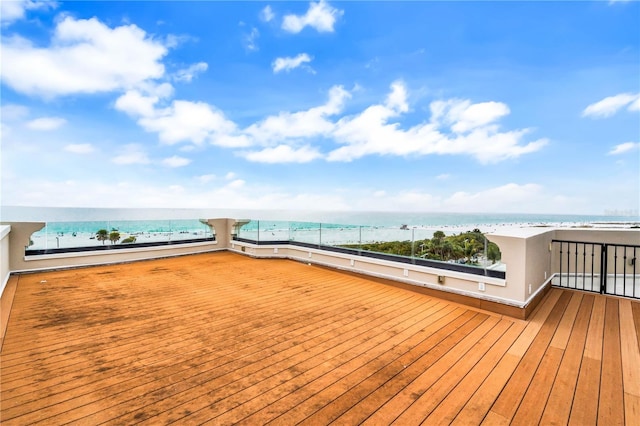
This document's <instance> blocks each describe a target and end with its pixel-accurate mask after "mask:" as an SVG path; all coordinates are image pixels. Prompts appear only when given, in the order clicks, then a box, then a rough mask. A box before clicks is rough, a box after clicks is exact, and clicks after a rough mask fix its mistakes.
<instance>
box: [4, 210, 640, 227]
mask: <svg viewBox="0 0 640 426" xmlns="http://www.w3.org/2000/svg"><path fill="white" fill-rule="evenodd" d="M225 217H228V218H235V219H252V220H261V221H298V222H316V223H318V222H320V223H327V224H329V223H331V224H342V225H363V226H388V227H393V226H401V225H408V226H409V227H414V226H416V227H434V226H465V225H466V226H469V225H498V224H523V225H527V224H529V225H540V224H559V225H567V224H594V223H638V222H640V216H638V215H637V214H635V215H634V216H611V215H606V216H605V215H559V214H516V213H430V212H368V211H353V212H352V211H320V210H248V209H154V208H149V209H146V208H145V209H127V208H61V207H16V206H2V207H0V220H1V221H3V222H107V221H114V222H115V221H162V220H164V221H169V220H179V219H182V220H198V219H213V218H225Z"/></svg>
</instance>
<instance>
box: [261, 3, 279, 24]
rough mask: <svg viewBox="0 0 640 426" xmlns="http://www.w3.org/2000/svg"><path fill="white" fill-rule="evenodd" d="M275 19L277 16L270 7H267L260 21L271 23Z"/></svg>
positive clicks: (263, 10) (262, 11) (262, 12)
mask: <svg viewBox="0 0 640 426" xmlns="http://www.w3.org/2000/svg"><path fill="white" fill-rule="evenodd" d="M275 17H276V14H275V13H273V10H272V9H271V6H270V5H266V6H265V7H264V9H262V10H261V11H260V19H261V20H262V21H264V22H270V21H271V20H272V19H273V18H275Z"/></svg>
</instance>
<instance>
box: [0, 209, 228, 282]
mask: <svg viewBox="0 0 640 426" xmlns="http://www.w3.org/2000/svg"><path fill="white" fill-rule="evenodd" d="M211 222H212V223H215V225H216V226H217V227H219V228H221V229H222V230H223V231H224V232H225V233H226V229H227V228H226V224H227V219H224V220H220V221H218V220H211ZM212 223H210V225H211V224H212ZM44 225H45V224H44V223H42V222H37V223H36V222H11V223H8V224H4V225H2V226H3V227H6V228H9V230H8V231H6V232H7V234H6V235H5V236H4V237H3V239H2V244H3V246H2V247H3V254H2V268H1V269H0V270H1V271H2V274H4V273H5V272H4V271H5V270H6V271H8V273H7V277H8V275H9V274H10V273H11V272H27V271H38V270H48V269H62V268H72V267H83V266H92V265H104V264H113V263H123V262H133V261H137V260H147V259H157V258H162V257H172V256H181V255H187V254H197V253H206V252H211V251H217V250H225V249H226V247H225V246H224V245H222V244H220V243H219V242H218V241H217V240H216V241H205V242H195V243H185V244H172V245H161V246H153V247H132V248H126V249H118V250H96V251H82V252H75V253H58V254H46V255H35V256H25V252H24V250H25V247H27V246H28V245H29V239H30V237H31V235H32V234H33V233H34V232H36V231H39V230H40V229H42V228H43V227H44ZM3 229H4V228H3ZM3 232H4V231H3ZM5 240H6V242H5ZM4 244H6V253H5V246H4Z"/></svg>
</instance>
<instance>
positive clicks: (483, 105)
mask: <svg viewBox="0 0 640 426" xmlns="http://www.w3.org/2000/svg"><path fill="white" fill-rule="evenodd" d="M152 89H153V88H152ZM150 91H151V92H153V91H154V90H151V89H150ZM351 96H352V94H351V93H350V92H348V91H347V90H345V89H344V88H343V87H342V86H334V87H332V88H331V90H330V91H329V97H328V100H327V101H326V103H325V104H323V105H320V106H317V107H312V108H309V109H307V110H302V111H297V112H288V111H283V112H280V113H279V114H278V115H271V116H268V117H266V118H265V119H263V120H262V121H259V122H255V123H253V124H250V125H249V126H248V127H245V128H244V129H242V128H240V127H238V126H237V125H236V123H235V122H233V121H231V120H229V119H228V118H227V117H226V116H225V115H224V113H223V112H222V111H220V110H218V109H217V108H216V107H214V106H212V105H210V104H207V103H204V102H191V101H184V100H174V101H172V102H171V103H170V105H168V106H165V107H163V106H162V105H161V104H163V103H164V101H162V100H160V99H159V97H158V96H151V95H147V94H143V93H141V92H139V91H129V92H127V93H125V94H124V95H122V96H121V97H120V98H119V99H118V100H117V101H116V103H115V107H116V108H117V109H119V110H122V111H124V112H126V113H127V114H129V115H131V116H133V117H135V118H137V122H138V124H139V125H140V126H141V127H142V128H144V129H145V130H146V131H148V132H154V133H157V134H158V137H159V140H160V142H162V143H165V144H176V143H180V142H188V143H191V144H194V145H198V146H202V145H203V144H204V143H208V144H212V145H216V146H220V147H225V148H232V149H233V148H235V149H237V148H248V147H252V146H260V147H262V148H261V149H257V150H256V149H254V150H245V151H242V152H238V155H240V156H242V157H244V158H246V159H247V160H249V161H262V162H270V163H274V162H302V161H311V160H312V159H317V158H325V159H327V160H329V161H352V160H355V159H358V158H361V157H363V156H367V155H395V156H424V155H434V154H438V155H445V154H448V155H470V156H473V157H475V158H476V159H477V160H478V161H479V162H481V163H483V164H488V163H496V162H499V161H503V160H506V159H509V158H517V157H520V156H522V155H524V154H528V153H532V152H535V151H538V150H540V149H541V148H542V147H543V146H545V145H546V144H547V143H548V141H547V140H546V139H538V140H534V141H531V142H525V136H526V135H527V134H528V133H530V132H531V131H532V130H531V129H527V128H525V129H516V130H502V129H501V126H500V123H499V120H500V119H501V118H502V117H504V116H506V115H507V114H509V113H510V110H509V107H508V106H507V105H506V104H503V103H501V102H493V101H491V102H480V103H472V102H471V101H470V100H464V99H451V100H440V101H434V102H432V103H431V105H430V111H431V115H430V117H426V120H425V121H423V122H421V123H418V124H415V125H413V126H412V127H409V128H403V126H402V124H401V121H400V120H401V119H402V116H403V114H405V113H407V112H409V111H410V106H409V102H408V99H409V97H410V96H409V92H408V89H407V87H406V85H405V84H404V83H403V82H402V81H395V82H393V83H392V84H391V87H390V92H389V94H388V95H387V96H386V98H385V100H384V102H383V103H379V104H373V105H370V106H369V107H367V108H365V109H364V110H363V111H361V112H359V113H355V114H353V115H346V116H342V117H338V118H334V116H338V115H339V114H341V113H342V111H343V109H344V104H345V102H346V100H347V99H349V98H350V97H351ZM320 140H322V141H330V142H333V143H336V144H338V145H341V146H339V147H337V148H334V149H333V150H329V151H328V152H324V153H323V152H322V151H321V150H320V148H319V146H318V145H317V144H318V143H319V141H320ZM325 145H326V144H325Z"/></svg>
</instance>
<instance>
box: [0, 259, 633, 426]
mask: <svg viewBox="0 0 640 426" xmlns="http://www.w3.org/2000/svg"><path fill="white" fill-rule="evenodd" d="M12 284H17V286H16V291H15V297H14V298H13V305H12V308H11V313H10V316H9V318H8V324H7V330H6V335H5V336H4V337H5V338H4V342H3V346H2V352H1V353H0V355H1V367H2V372H1V383H0V385H1V400H0V403H1V411H0V420H1V422H2V424H3V425H5V426H8V425H26V424H38V423H41V424H47V425H53V424H67V423H71V424H85V425H88V424H91V425H93V424H101V423H104V422H106V423H108V424H134V423H143V424H153V425H157V424H167V423H172V422H176V423H178V424H202V423H208V424H232V423H240V424H247V425H255V424H266V423H269V424H274V425H291V424H298V423H302V424H310V425H311V424H314V425H316V424H328V423H332V422H335V424H341V425H351V424H361V423H364V424H371V425H386V424H398V425H413V424H420V423H424V424H450V423H453V424H459V425H473V424H482V423H484V424H491V425H493V424H507V423H513V424H526V425H530V424H538V423H539V424H568V423H569V424H575V425H589V424H596V423H597V424H601V425H616V424H625V423H626V424H628V425H639V424H640V346H639V339H638V335H639V330H640V303H638V302H633V301H630V300H623V299H616V298H608V297H602V296H598V295H591V294H586V293H580V292H571V291H565V290H559V289H553V290H552V291H550V292H549V293H548V294H547V296H546V297H545V299H544V300H543V302H542V303H541V304H540V305H539V307H538V308H537V310H536V311H535V312H534V314H533V315H532V317H531V319H530V320H529V321H520V320H516V319H512V318H508V317H501V316H499V315H495V314H491V313H488V312H483V311H479V310H475V309H472V308H468V307H465V306H462V305H457V304H455V303H451V302H447V301H443V300H440V299H437V298H433V297H429V296H426V295H422V294H418V293H414V292H411V291H406V290H403V289H400V288H395V287H393V286H387V285H383V284H379V283H376V282H374V281H371V280H367V279H366V278H365V277H358V276H353V275H349V274H343V273H340V272H338V271H333V270H327V269H324V268H319V267H314V266H308V265H305V264H301V263H296V262H293V261H289V260H256V259H252V258H248V257H244V256H241V255H237V254H233V253H229V252H219V253H211V254H206V255H195V256H185V257H179V258H172V259H164V260H157V261H147V262H138V263H133V264H122V265H114V266H101V267H93V268H85V269H74V270H67V271H57V272H48V273H37V274H24V275H20V276H18V277H15V278H13V283H12ZM7 294H9V293H7ZM5 296H6V294H5ZM7 297H8V296H7ZM7 303H8V302H7V301H6V300H3V305H2V306H3V309H4V310H5V311H4V312H3V315H2V318H5V317H6V309H7Z"/></svg>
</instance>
